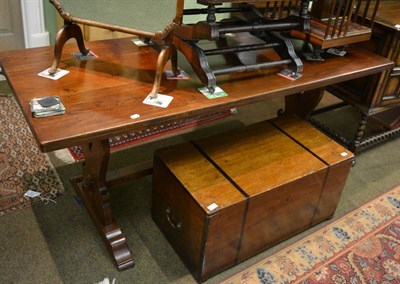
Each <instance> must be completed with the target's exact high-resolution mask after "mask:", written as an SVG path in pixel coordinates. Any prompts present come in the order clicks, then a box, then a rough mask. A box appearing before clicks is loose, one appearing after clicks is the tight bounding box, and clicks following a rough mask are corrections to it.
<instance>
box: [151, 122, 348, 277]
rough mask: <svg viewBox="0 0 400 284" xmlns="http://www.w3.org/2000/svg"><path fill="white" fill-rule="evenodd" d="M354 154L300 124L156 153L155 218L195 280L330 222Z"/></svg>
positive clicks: (263, 126) (259, 128)
mask: <svg viewBox="0 0 400 284" xmlns="http://www.w3.org/2000/svg"><path fill="white" fill-rule="evenodd" d="M352 161H353V154H352V153H351V152H349V151H347V150H346V149H345V148H343V147H342V146H340V145H339V144H337V143H335V142H334V141H333V140H331V139H329V138H328V137H326V136H325V135H323V134H322V133H321V132H319V131H318V130H316V129H314V128H313V127H312V126H310V125H309V124H308V123H306V122H304V121H301V120H299V119H297V118H292V117H285V118H278V119H274V120H270V121H265V122H261V123H257V124H254V125H251V126H248V127H244V128H242V129H239V130H235V131H232V132H228V133H223V134H220V135H217V136H213V137H209V138H206V139H202V140H198V141H192V142H190V143H186V144H181V145H176V146H172V147H168V148H164V149H161V150H159V151H157V152H156V153H155V157H154V173H153V197H152V216H153V219H154V221H155V222H156V224H157V225H158V226H159V228H160V229H161V231H162V232H163V233H164V234H165V237H166V238H167V239H168V241H169V242H170V243H171V245H172V246H173V248H174V249H175V250H176V252H177V253H178V254H179V255H180V257H181V258H182V260H183V261H184V262H185V264H186V265H187V267H188V268H189V270H190V271H191V272H192V273H193V275H194V277H195V278H196V279H197V280H198V281H204V280H206V279H207V278H209V277H210V276H212V275H214V274H216V273H218V272H221V271H222V270H224V269H226V268H228V267H231V266H233V265H235V264H236V263H238V262H240V261H243V260H245V259H247V258H249V257H251V256H253V255H255V254H256V253H258V252H260V251H262V250H265V249H266V248H268V247H270V246H272V245H274V244H276V243H278V242H280V241H282V240H284V239H287V238H288V237H290V236H292V235H295V234H297V233H299V232H301V231H303V230H305V229H307V228H309V227H311V226H313V225H315V224H316V223H319V222H321V221H323V220H325V219H327V218H330V217H332V215H333V214H334V212H335V209H336V206H337V204H338V201H339V199H340V195H341V193H342V190H343V187H344V184H345V181H346V178H347V176H348V173H349V170H350V167H351V165H352Z"/></svg>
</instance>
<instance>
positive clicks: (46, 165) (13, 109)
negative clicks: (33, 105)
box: [0, 83, 64, 216]
mask: <svg viewBox="0 0 400 284" xmlns="http://www.w3.org/2000/svg"><path fill="white" fill-rule="evenodd" d="M2 85H4V83H2ZM2 88H3V89H4V86H2ZM28 190H33V191H36V192H39V193H40V196H37V197H34V198H28V197H24V194H25V192H26V191H28ZM63 190H64V189H63V186H62V183H61V181H60V179H59V177H58V175H57V173H56V172H55V170H54V168H53V166H52V165H51V163H50V161H49V160H48V157H47V155H46V154H43V153H41V152H40V150H39V148H38V146H37V144H36V142H35V140H34V138H33V135H32V133H31V132H30V130H29V127H28V125H27V124H26V122H25V119H24V117H23V114H22V112H21V111H20V109H19V106H18V105H17V102H16V101H15V99H14V97H13V96H12V95H10V94H4V90H2V92H1V93H0V216H2V215H4V214H6V213H9V212H12V211H14V210H17V209H21V208H24V207H27V206H30V205H32V204H35V203H38V202H41V201H44V200H45V201H47V202H48V199H53V198H54V197H56V196H57V195H58V194H60V193H61V192H63Z"/></svg>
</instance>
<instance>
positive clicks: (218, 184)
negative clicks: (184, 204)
mask: <svg viewBox="0 0 400 284" xmlns="http://www.w3.org/2000/svg"><path fill="white" fill-rule="evenodd" d="M155 157H156V159H160V160H161V161H162V162H163V164H165V165H166V166H167V167H168V169H169V170H170V171H171V173H172V174H173V175H174V176H175V177H176V179H177V180H178V181H179V182H180V183H181V184H182V186H183V187H184V188H185V190H186V191H187V192H188V193H189V194H190V195H191V196H192V197H193V199H194V200H195V201H196V202H197V203H198V204H199V205H200V206H201V207H202V208H203V210H204V211H205V212H207V213H208V214H213V213H216V212H217V211H219V210H222V209H223V208H225V207H229V206H231V205H234V204H236V203H239V202H244V201H245V199H246V197H245V196H244V195H243V194H242V193H241V192H240V191H239V190H237V189H236V188H235V186H234V185H233V184H232V183H231V182H230V181H229V180H228V179H227V178H226V177H225V176H224V175H223V174H222V173H221V172H220V171H218V169H216V168H215V167H214V165H213V164H212V163H211V162H210V161H208V160H207V159H206V157H204V155H202V154H201V153H200V152H199V150H198V149H197V148H196V147H195V146H194V145H193V144H191V143H183V144H179V145H174V146H171V147H168V148H164V149H160V150H157V151H156V153H155Z"/></svg>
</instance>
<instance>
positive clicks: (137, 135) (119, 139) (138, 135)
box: [68, 110, 233, 161]
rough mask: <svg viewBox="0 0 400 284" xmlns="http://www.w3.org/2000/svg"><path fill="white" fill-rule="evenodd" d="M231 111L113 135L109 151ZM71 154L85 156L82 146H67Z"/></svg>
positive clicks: (180, 129)
mask: <svg viewBox="0 0 400 284" xmlns="http://www.w3.org/2000/svg"><path fill="white" fill-rule="evenodd" d="M232 113H233V111H232V110H225V111H220V112H215V113H211V114H206V115H201V116H193V117H190V118H186V119H182V120H177V121H174V122H171V123H166V124H163V125H159V126H156V127H153V128H148V129H144V130H141V131H136V132H131V133H129V134H125V135H120V136H115V137H113V138H110V139H109V141H110V148H111V151H114V150H117V149H121V148H123V147H127V146H130V145H132V144H136V143H140V142H144V141H147V140H150V139H154V138H156V137H160V136H163V135H166V134H169V133H173V132H177V131H182V130H184V129H187V128H191V127H195V126H199V125H201V124H204V123H208V122H211V121H214V120H218V119H221V118H224V117H227V116H229V115H231V114H232ZM68 150H69V152H70V154H71V156H72V157H73V158H74V159H75V160H76V161H78V160H81V159H83V158H84V157H85V155H84V154H83V150H82V147H80V146H74V147H71V148H68Z"/></svg>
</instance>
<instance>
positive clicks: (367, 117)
mask: <svg viewBox="0 0 400 284" xmlns="http://www.w3.org/2000/svg"><path fill="white" fill-rule="evenodd" d="M357 45H358V46H360V47H362V48H364V49H367V50H370V51H373V52H375V53H377V54H380V55H383V56H385V57H387V58H388V59H390V60H392V61H394V63H395V67H394V68H392V69H390V70H387V71H385V72H382V73H381V74H377V75H372V76H366V77H363V78H359V79H354V80H350V81H347V82H344V83H340V84H336V85H333V86H331V87H329V88H328V91H330V92H331V93H332V94H334V95H335V96H337V97H339V98H340V99H342V100H343V101H345V102H348V103H350V104H352V105H354V106H355V107H357V108H358V109H359V110H360V112H361V120H360V126H359V129H358V132H357V135H356V138H355V142H354V145H352V146H351V148H353V149H354V150H357V148H360V147H362V146H365V145H368V144H371V143H375V142H378V140H379V141H381V140H382V138H385V136H387V137H391V136H393V135H394V134H397V133H399V132H400V130H399V129H397V130H398V131H396V128H399V127H400V124H399V120H400V1H398V0H390V1H381V4H380V7H379V10H378V13H377V16H376V19H375V23H374V26H373V31H372V36H371V39H370V40H369V41H366V42H361V43H358V44H357ZM367 122H371V123H375V124H379V125H380V126H382V127H383V128H384V129H385V130H391V132H390V133H385V132H383V133H382V135H381V136H380V137H379V139H378V138H376V137H371V139H362V136H363V130H364V128H365V125H366V123H367ZM393 131H396V133H393ZM382 136H383V137H382Z"/></svg>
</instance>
